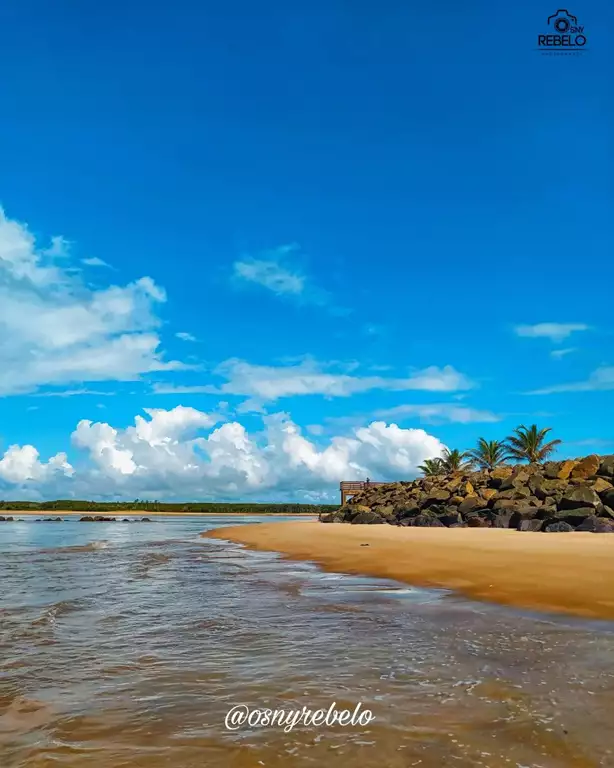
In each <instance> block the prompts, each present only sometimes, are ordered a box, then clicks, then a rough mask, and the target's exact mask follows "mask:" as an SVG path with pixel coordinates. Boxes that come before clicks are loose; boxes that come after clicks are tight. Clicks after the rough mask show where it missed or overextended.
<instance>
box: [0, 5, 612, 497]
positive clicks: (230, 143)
mask: <svg viewBox="0 0 614 768" xmlns="http://www.w3.org/2000/svg"><path fill="white" fill-rule="evenodd" d="M465 5H466V8H464V9H462V10H461V9H460V8H459V7H458V6H457V4H451V3H447V2H444V3H439V4H435V5H430V6H422V5H417V4H408V3H406V2H403V3H402V2H389V3H386V4H384V5H383V6H382V5H381V4H379V5H378V4H375V3H370V2H352V3H349V2H328V3H315V4H314V3H304V2H296V3H292V4H287V3H279V2H264V3H258V4H253V3H246V2H239V3H235V4H233V5H232V6H224V5H223V4H222V5H220V4H217V3H215V4H214V3H206V2H204V3H203V2H200V3H196V2H185V0H178V1H177V2H175V3H172V4H162V3H158V2H152V3H148V4H144V3H137V2H134V1H133V0H128V2H124V3H121V4H120V3H117V2H108V3H106V4H103V5H92V4H85V5H84V4H83V3H81V2H76V0H75V1H72V0H60V1H59V2H56V3H51V4H50V3H47V2H42V1H36V2H34V1H32V0H23V1H22V2H20V3H13V4H11V6H12V7H9V8H4V9H3V10H2V12H1V15H0V43H1V44H0V62H1V63H2V68H3V72H4V73H5V77H4V78H3V83H2V93H3V99H2V104H3V115H2V121H1V122H0V136H1V139H2V140H1V142H0V204H1V205H2V206H3V209H4V217H3V219H2V220H1V221H0V299H1V300H2V308H1V309H0V330H1V331H2V334H3V337H4V341H3V344H2V348H3V351H2V352H0V363H1V364H2V372H1V373H0V456H3V455H4V458H1V459H0V491H1V493H2V495H4V497H5V498H8V497H11V496H12V497H17V496H32V497H38V496H49V495H55V494H56V493H57V494H62V495H73V494H74V495H81V496H83V495H85V496H88V495H89V496H104V495H105V494H110V495H117V496H122V495H126V494H127V495H129V496H130V497H132V498H134V496H135V495H138V496H147V495H152V496H155V497H158V498H163V497H164V498H166V497H168V498H179V497H181V498H187V497H198V498H220V499H222V498H224V499H225V498H235V497H237V496H240V497H242V498H243V497H250V498H262V499H268V498H280V499H281V498H296V499H299V500H303V499H306V498H313V499H319V498H322V499H325V498H328V496H327V494H333V497H334V489H335V487H336V486H337V484H338V481H339V480H340V479H351V478H352V477H362V476H363V475H364V473H368V474H369V475H370V476H371V477H372V478H376V477H382V478H384V479H395V478H397V477H407V476H409V475H411V474H412V473H415V467H416V465H417V464H419V463H420V462H421V461H422V460H423V459H424V458H425V457H426V456H428V455H434V453H437V452H438V451H439V450H440V449H441V446H442V445H448V446H450V447H469V446H471V445H472V444H473V443H474V442H475V440H476V439H477V437H478V436H482V435H483V436H485V437H487V438H489V439H490V438H498V437H501V436H504V435H506V434H508V433H509V431H510V430H511V429H512V428H513V427H514V426H516V425H517V424H519V423H522V422H524V423H533V422H537V423H538V424H539V425H549V426H552V427H553V431H554V432H555V433H556V436H557V437H560V438H561V439H562V440H563V441H564V444H563V446H562V448H561V455H578V454H583V453H587V452H590V451H599V452H602V453H604V452H612V451H614V431H613V429H612V427H613V423H614V418H613V415H612V414H613V413H614V409H613V408H612V404H613V399H614V357H613V355H612V349H613V343H612V342H613V335H612V333H613V328H614V326H613V324H612V319H611V317H612V309H611V307H612V284H613V283H612V277H613V272H614V269H613V267H612V250H613V249H612V246H613V236H612V229H611V222H612V220H613V218H614V217H613V215H612V214H613V210H612V209H613V193H614V189H613V179H614V167H613V154H612V136H613V135H614V107H613V106H612V105H613V102H612V99H611V82H610V78H611V72H612V54H611V46H609V42H608V38H607V32H606V31H607V30H609V29H610V28H611V23H612V12H611V6H608V5H607V4H605V3H588V4H584V5H583V6H582V7H578V6H575V7H573V8H571V7H570V8H569V9H568V10H569V11H570V12H571V13H573V14H574V15H576V16H577V17H578V20H579V23H581V24H583V25H585V29H586V31H585V34H586V36H587V39H588V45H587V48H588V50H587V51H586V52H585V53H583V54H582V55H581V56H569V57H565V56H542V55H541V54H540V53H539V52H537V51H536V50H535V45H536V40H537V35H538V34H541V33H544V32H545V31H548V30H547V22H546V20H547V18H548V16H550V15H551V14H552V13H554V12H555V11H556V10H557V9H556V8H554V6H548V5H537V6H536V5H535V4H529V3H521V4H516V5H515V6H514V8H513V9H510V7H509V6H503V5H500V6H499V8H497V9H494V10H493V9H492V8H491V7H490V6H489V5H486V4H483V3H470V4H465ZM512 17H513V19H512ZM52 238H55V239H52ZM178 334H180V335H179V336H178ZM530 393H537V394H530ZM145 409H147V410H145ZM137 416H138V417H139V420H137V421H136V422H135V418H136V417H137ZM78 425H79V426H78ZM395 425H396V426H395ZM5 452H6V454H5ZM64 454H65V455H64Z"/></svg>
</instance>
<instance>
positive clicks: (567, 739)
mask: <svg viewBox="0 0 614 768" xmlns="http://www.w3.org/2000/svg"><path fill="white" fill-rule="evenodd" d="M270 520H271V518H266V521H267V522H270ZM237 522H246V523H247V522H253V523H257V522H259V519H258V518H253V517H249V518H248V517H245V518H242V519H241V520H239V521H238V520H237V518H233V519H228V518H213V517H207V518H156V519H155V522H152V523H150V524H132V525H129V524H127V523H114V524H113V523H79V522H78V521H76V520H70V521H67V522H62V523H55V522H53V523H43V522H39V523H37V522H35V521H34V520H33V519H29V520H27V521H24V522H20V523H17V522H15V523H0V767H1V768H25V767H27V768H51V766H54V768H55V767H57V766H61V767H62V768H63V767H64V766H65V767H66V768H124V767H125V768H136V767H137V766H138V767H140V766H143V767H144V766H148V767H151V768H161V767H162V766H164V768H171V767H172V768H197V767H198V768H202V766H213V767H214V768H216V767H217V766H231V767H234V766H237V767H239V766H240V767H243V766H245V767H247V766H250V767H251V766H261V765H262V766H270V767H272V768H276V767H278V766H297V767H302V766H329V765H333V766H365V767H369V768H370V767H371V766H373V767H375V766H391V767H392V768H396V767H397V766H398V767H399V768H400V767H401V766H403V768H406V767H407V766H421V768H431V767H432V768H435V767H437V768H439V767H440V766H443V765H446V766H448V765H452V766H458V767H459V768H469V767H470V766H486V767H487V768H498V767H499V766H506V767H507V766H516V767H517V768H525V767H529V766H530V767H531V768H533V767H535V768H559V767H560V768H563V767H564V768H568V767H570V766H582V767H583V768H592V767H593V766H614V737H613V736H612V733H613V726H612V723H613V722H614V632H613V631H612V629H613V626H612V625H611V624H608V623H586V622H579V621H578V622H576V621H573V620H569V619H558V618H555V617H548V616H535V615H525V614H523V613H520V612H517V611H510V610H507V609H503V608H501V609H500V608H497V607H496V606H491V605H488V606H486V605H483V604H479V603H472V602H469V601H467V600H464V599H462V598H459V597H457V596H455V595H453V594H451V593H448V592H445V591H433V590H422V589H413V588H411V587H408V586H406V585H399V584H396V583H394V582H388V581H383V580H377V579H371V578H359V577H354V576H347V575H343V574H331V573H323V572H321V571H319V570H318V569H317V568H316V567H315V566H313V565H311V564H309V563H296V562H290V561H285V560H283V559H281V558H279V557H278V556H276V555H274V554H269V553H262V552H250V551H247V550H244V549H243V548H241V547H239V546H237V545H234V544H230V543H227V542H224V541H218V540H210V539H206V538H202V537H200V535H199V534H200V533H201V532H202V531H204V530H206V529H210V528H213V527H218V526H221V525H228V524H236V523H237ZM613 588H614V585H613ZM333 703H336V704H337V708H338V709H346V708H347V709H350V710H354V708H355V707H356V706H357V705H358V704H360V705H361V706H362V708H363V709H369V710H371V712H372V713H373V716H374V720H372V722H370V723H369V724H368V725H367V726H361V725H355V726H346V727H341V726H338V725H337V726H331V727H326V726H323V727H313V726H310V727H307V726H303V725H299V726H297V727H296V728H295V729H294V730H292V731H291V732H289V733H286V732H284V730H283V728H281V727H252V728H250V727H245V728H241V729H239V730H236V731H230V730H227V729H226V728H225V725H224V720H225V715H226V713H227V712H228V710H229V709H231V708H232V707H233V706H236V705H239V704H243V705H246V706H248V707H251V708H263V707H268V708H270V709H284V711H289V710H294V709H299V710H300V709H302V708H303V707H307V708H309V709H314V710H315V709H319V708H323V709H328V708H329V706H330V705H331V704H333Z"/></svg>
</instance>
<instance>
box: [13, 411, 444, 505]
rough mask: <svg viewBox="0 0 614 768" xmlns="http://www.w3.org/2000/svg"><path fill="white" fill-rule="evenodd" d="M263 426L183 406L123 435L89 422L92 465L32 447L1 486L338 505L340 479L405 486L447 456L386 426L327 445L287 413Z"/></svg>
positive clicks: (83, 432)
mask: <svg viewBox="0 0 614 768" xmlns="http://www.w3.org/2000/svg"><path fill="white" fill-rule="evenodd" d="M262 423H263V427H262V429H260V430H259V431H257V432H254V433H252V434H250V433H248V431H247V430H246V428H245V427H244V426H243V425H242V424H241V423H239V422H237V421H222V422H220V417H219V416H218V415H216V414H207V413H203V412H202V411H198V410H196V409H193V408H186V407H182V406H178V407H176V408H173V409H171V410H168V411H167V410H162V409H150V410H146V418H144V417H141V416H137V417H136V419H135V424H134V426H132V427H128V428H126V429H121V428H116V427H113V426H111V425H110V424H107V423H104V422H91V421H86V420H84V421H81V422H79V424H78V425H77V428H76V429H75V431H74V433H73V436H72V440H73V444H74V446H75V449H77V450H80V451H81V452H83V453H84V454H85V456H86V460H85V461H81V462H80V463H79V469H78V470H77V471H73V468H72V467H71V466H70V465H69V464H68V463H67V460H66V457H65V455H64V454H57V456H54V457H53V458H52V459H50V460H49V461H48V462H47V464H41V462H40V461H39V459H38V453H37V452H36V449H35V448H33V446H24V447H23V448H19V447H17V446H12V447H11V448H10V449H9V450H8V451H7V453H6V454H5V457H4V458H3V459H2V460H0V478H2V480H3V481H5V482H8V483H12V484H14V485H15V486H18V487H19V489H21V490H25V491H28V492H29V493H30V494H32V493H34V492H37V493H39V495H41V494H43V493H44V494H46V495H47V497H49V496H51V495H55V496H58V495H59V496H60V497H62V496H63V497H65V498H66V497H68V498H70V497H71V496H74V497H78V498H83V497H88V498H91V497H96V498H102V497H122V498H135V497H139V498H160V499H163V498H169V499H186V500H187V499H190V498H208V499H211V498H225V499H229V498H235V499H236V498H250V497H251V498H255V499H256V498H260V499H278V500H281V499H284V498H287V499H304V500H307V499H314V498H316V497H318V498H319V499H321V500H322V499H323V495H324V494H329V495H330V496H329V498H331V499H333V500H336V499H337V490H338V483H339V481H340V480H347V479H350V480H351V479H355V478H362V477H365V476H369V477H372V478H374V479H381V480H395V479H408V478H411V477H413V476H415V475H416V474H417V466H418V465H419V464H421V463H422V462H423V461H424V459H426V458H430V457H433V456H438V455H440V454H441V452H442V450H443V448H444V446H443V444H442V443H441V442H440V441H439V440H438V439H437V438H436V437H434V436H433V435H429V434H428V433H427V432H425V431H424V430H422V429H402V428H400V427H398V426H396V425H395V424H386V423H385V422H384V421H374V422H372V423H371V424H369V425H368V426H362V427H359V428H356V429H355V430H354V431H353V434H351V435H350V436H335V437H332V438H330V439H329V440H327V441H326V444H324V445H320V444H317V443H315V442H312V441H311V440H310V439H308V438H307V437H305V436H304V435H303V434H302V433H301V430H300V428H299V427H298V426H297V425H296V424H295V423H294V422H293V421H292V420H291V419H290V417H289V416H288V415H287V414H285V413H277V414H274V415H271V416H265V417H263V419H262ZM216 424H218V425H219V426H216Z"/></svg>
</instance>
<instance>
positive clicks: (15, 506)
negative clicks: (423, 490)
mask: <svg viewBox="0 0 614 768" xmlns="http://www.w3.org/2000/svg"><path fill="white" fill-rule="evenodd" d="M0 509H10V510H14V511H19V510H32V511H37V510H40V511H41V512H46V511H54V510H57V511H60V510H62V511H66V512H70V511H74V512H98V513H103V512H116V513H122V512H123V513H127V512H131V511H135V512H136V511H138V512H183V513H184V514H186V515H189V514H194V513H198V512H210V513H211V512H212V513H215V514H217V515H271V514H276V515H298V514H313V515H319V514H320V512H332V511H333V510H334V509H337V505H335V504H267V503H260V504H256V503H254V504H250V503H245V502H238V503H234V504H233V503H228V504H227V503H225V502H190V503H185V502H184V503H180V502H177V503H172V502H171V503H169V502H166V503H165V502H161V501H145V500H143V499H135V500H134V501H87V500H79V499H57V500H55V501H0Z"/></svg>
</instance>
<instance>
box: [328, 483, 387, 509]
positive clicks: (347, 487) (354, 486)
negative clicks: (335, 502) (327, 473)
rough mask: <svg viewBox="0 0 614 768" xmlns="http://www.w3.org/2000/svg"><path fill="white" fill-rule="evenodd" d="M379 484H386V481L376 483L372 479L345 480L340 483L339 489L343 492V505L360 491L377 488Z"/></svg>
mask: <svg viewBox="0 0 614 768" xmlns="http://www.w3.org/2000/svg"><path fill="white" fill-rule="evenodd" d="M378 485H386V483H374V482H372V481H371V480H343V481H342V482H341V483H339V490H340V492H341V506H343V505H344V504H345V502H346V501H347V500H348V499H349V498H350V496H353V495H354V494H355V493H358V492H359V491H364V490H366V489H367V488H375V487H376V486H378Z"/></svg>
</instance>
